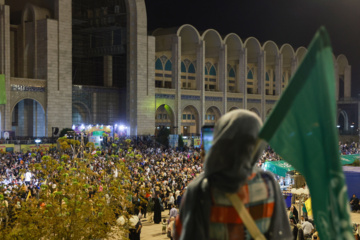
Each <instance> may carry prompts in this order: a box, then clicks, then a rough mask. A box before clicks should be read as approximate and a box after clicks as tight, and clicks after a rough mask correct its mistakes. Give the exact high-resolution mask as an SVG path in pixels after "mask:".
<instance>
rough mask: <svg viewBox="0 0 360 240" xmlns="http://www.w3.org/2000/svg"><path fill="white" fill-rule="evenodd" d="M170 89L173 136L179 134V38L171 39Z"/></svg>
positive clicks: (180, 110)
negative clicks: (173, 90)
mask: <svg viewBox="0 0 360 240" xmlns="http://www.w3.org/2000/svg"><path fill="white" fill-rule="evenodd" d="M172 42H173V43H172V63H173V64H172V66H173V69H172V87H173V88H174V89H175V109H174V115H175V116H174V126H175V127H177V128H175V129H174V133H175V134H181V114H182V109H181V37H178V36H174V37H173V38H172Z"/></svg>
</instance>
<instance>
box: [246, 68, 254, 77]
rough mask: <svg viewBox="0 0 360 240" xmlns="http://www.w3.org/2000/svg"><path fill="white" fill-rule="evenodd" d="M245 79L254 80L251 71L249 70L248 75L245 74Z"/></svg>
mask: <svg viewBox="0 0 360 240" xmlns="http://www.w3.org/2000/svg"><path fill="white" fill-rule="evenodd" d="M247 79H254V76H253V73H252V71H251V70H249V72H248V74H247Z"/></svg>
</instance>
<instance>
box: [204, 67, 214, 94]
mask: <svg viewBox="0 0 360 240" xmlns="http://www.w3.org/2000/svg"><path fill="white" fill-rule="evenodd" d="M205 90H206V91H216V68H215V66H214V65H213V64H212V63H210V62H207V63H206V64H205Z"/></svg>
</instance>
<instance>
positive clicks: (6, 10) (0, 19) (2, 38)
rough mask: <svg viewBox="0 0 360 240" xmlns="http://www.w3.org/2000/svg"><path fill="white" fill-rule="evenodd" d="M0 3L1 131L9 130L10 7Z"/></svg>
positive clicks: (2, 2)
mask: <svg viewBox="0 0 360 240" xmlns="http://www.w3.org/2000/svg"><path fill="white" fill-rule="evenodd" d="M4 4H5V1H1V2H0V74H4V75H5V87H6V104H5V107H4V108H5V109H4V111H3V114H4V115H2V116H1V117H2V118H4V120H5V121H4V129H3V131H9V130H11V106H10V104H11V102H10V99H11V98H10V94H11V92H10V74H11V68H10V66H11V62H10V60H11V59H10V49H11V46H10V7H9V6H7V5H4Z"/></svg>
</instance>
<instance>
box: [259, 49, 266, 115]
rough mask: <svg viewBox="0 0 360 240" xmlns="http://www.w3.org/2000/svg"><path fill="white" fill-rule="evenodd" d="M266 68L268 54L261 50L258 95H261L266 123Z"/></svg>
mask: <svg viewBox="0 0 360 240" xmlns="http://www.w3.org/2000/svg"><path fill="white" fill-rule="evenodd" d="M265 67H266V52H265V51H264V50H260V53H259V56H258V79H257V80H258V94H261V109H260V116H261V119H262V120H263V121H265V114H266V113H265V101H266V100H265V72H266V70H265Z"/></svg>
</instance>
